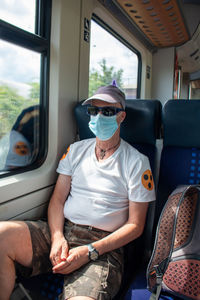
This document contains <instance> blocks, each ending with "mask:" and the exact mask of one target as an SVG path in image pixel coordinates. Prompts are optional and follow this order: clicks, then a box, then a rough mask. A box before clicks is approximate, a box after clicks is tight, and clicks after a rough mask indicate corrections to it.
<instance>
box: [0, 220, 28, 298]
mask: <svg viewBox="0 0 200 300" xmlns="http://www.w3.org/2000/svg"><path fill="white" fill-rule="evenodd" d="M32 253H33V252H32V243H31V237H30V232H29V230H28V226H27V225H26V224H25V223H24V222H20V221H19V222H18V221H7V222H0V300H9V298H10V295H11V293H12V290H13V288H14V284H15V266H14V261H17V262H18V263H20V264H22V265H24V266H26V267H30V266H31V262H32V255H33V254H32Z"/></svg>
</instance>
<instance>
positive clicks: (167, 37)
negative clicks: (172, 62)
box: [99, 0, 194, 51]
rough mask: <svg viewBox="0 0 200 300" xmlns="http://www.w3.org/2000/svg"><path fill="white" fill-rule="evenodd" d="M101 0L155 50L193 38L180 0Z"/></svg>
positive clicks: (100, 0)
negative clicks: (187, 26)
mask: <svg viewBox="0 0 200 300" xmlns="http://www.w3.org/2000/svg"><path fill="white" fill-rule="evenodd" d="M193 1H194V0H193ZM99 2H101V4H103V5H104V6H105V7H106V8H107V9H108V10H110V11H111V13H113V14H114V15H115V16H116V18H118V20H119V21H120V22H121V23H122V24H123V25H125V26H126V27H127V28H128V29H129V30H130V31H132V32H133V33H134V34H135V36H137V37H138V38H139V39H140V41H141V42H143V43H144V44H145V45H146V46H147V47H148V48H149V49H150V50H151V51H154V50H156V49H158V48H164V47H171V46H180V45H182V44H184V43H185V42H187V41H188V40H189V39H190V36H189V33H188V30H187V28H186V26H185V24H184V19H183V15H182V12H181V9H180V7H179V5H178V1H177V0H99Z"/></svg>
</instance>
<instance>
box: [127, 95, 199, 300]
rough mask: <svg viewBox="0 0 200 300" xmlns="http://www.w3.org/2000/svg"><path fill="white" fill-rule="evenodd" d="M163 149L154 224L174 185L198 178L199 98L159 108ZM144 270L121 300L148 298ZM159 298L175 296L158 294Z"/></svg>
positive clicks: (170, 103) (190, 182)
mask: <svg viewBox="0 0 200 300" xmlns="http://www.w3.org/2000/svg"><path fill="white" fill-rule="evenodd" d="M162 125H163V149H162V153H161V161H160V173H159V181H158V189H157V197H156V207H155V224H154V230H153V232H154V234H155V230H156V225H157V222H158V219H159V216H160V213H161V210H162V208H163V206H164V204H165V202H166V200H167V199H168V196H169V195H170V193H171V192H172V191H173V190H174V189H175V188H176V187H177V186H178V185H185V184H196V183H199V182H200V134H199V132H200V100H169V101H168V102H167V103H166V104H165V105H164V107H163V110H162ZM146 285H147V284H146V274H145V272H144V271H142V272H141V273H139V275H138V276H137V277H136V279H135V280H134V281H133V283H132V285H131V286H130V289H129V291H128V293H127V294H126V297H125V300H132V299H141V300H148V299H149V297H150V292H149V291H148V290H147V288H146ZM160 299H163V300H164V299H171V300H178V299H179V298H178V297H172V296H170V295H167V294H162V295H161V296H160Z"/></svg>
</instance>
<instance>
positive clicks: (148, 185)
mask: <svg viewBox="0 0 200 300" xmlns="http://www.w3.org/2000/svg"><path fill="white" fill-rule="evenodd" d="M142 184H143V186H144V187H145V189H147V190H149V191H152V190H153V188H154V182H153V176H152V173H151V170H146V171H145V172H144V173H143V174H142Z"/></svg>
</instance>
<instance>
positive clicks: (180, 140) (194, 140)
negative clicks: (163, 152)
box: [162, 100, 200, 148]
mask: <svg viewBox="0 0 200 300" xmlns="http://www.w3.org/2000/svg"><path fill="white" fill-rule="evenodd" d="M162 118H163V134H164V146H175V147H197V148H199V147H200V100H169V101H167V102H166V104H165V105H164V107H163V113H162Z"/></svg>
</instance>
